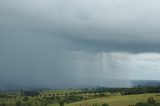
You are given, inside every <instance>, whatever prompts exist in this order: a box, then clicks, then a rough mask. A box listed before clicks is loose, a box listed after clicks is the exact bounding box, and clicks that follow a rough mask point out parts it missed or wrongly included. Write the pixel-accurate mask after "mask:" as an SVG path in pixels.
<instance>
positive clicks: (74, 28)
mask: <svg viewBox="0 0 160 106" xmlns="http://www.w3.org/2000/svg"><path fill="white" fill-rule="evenodd" d="M159 5H160V1H159V0H0V82H1V83H4V82H5V83H6V82H7V83H9V84H13V85H14V84H16V85H23V86H31V85H34V86H40V87H42V86H43V87H66V86H81V85H82V86H86V85H89V84H91V85H96V84H98V85H103V86H104V85H105V84H104V83H105V82H107V81H109V80H111V79H116V80H117V79H118V80H119V79H121V80H160V77H159V75H160V65H159V64H160V12H159V11H160V6H159Z"/></svg>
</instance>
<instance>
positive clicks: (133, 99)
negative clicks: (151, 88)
mask: <svg viewBox="0 0 160 106" xmlns="http://www.w3.org/2000/svg"><path fill="white" fill-rule="evenodd" d="M149 97H154V98H155V100H156V101H157V102H160V96H156V94H140V95H126V96H111V97H104V98H97V99H91V100H85V101H81V102H75V103H71V104H66V105H65V106H92V105H93V104H95V103H96V104H98V105H101V104H103V103H108V104H109V105H110V106H128V105H134V104H136V103H137V102H140V101H141V102H145V101H146V100H147V99H148V98H149ZM53 106H54V105H53Z"/></svg>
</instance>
